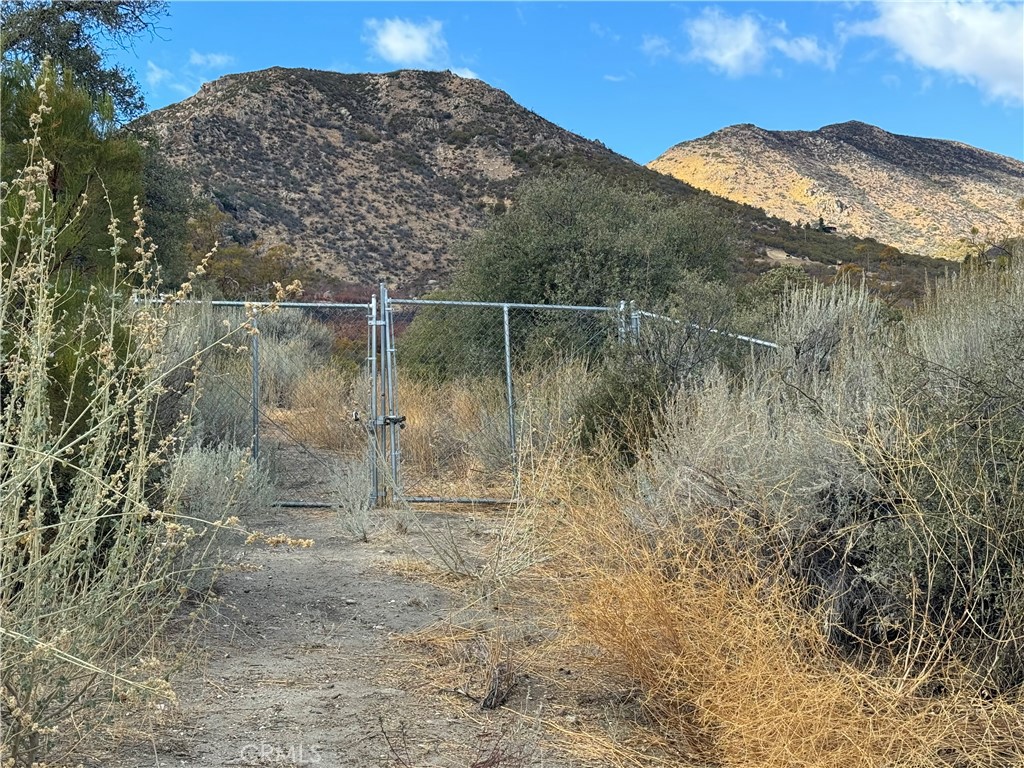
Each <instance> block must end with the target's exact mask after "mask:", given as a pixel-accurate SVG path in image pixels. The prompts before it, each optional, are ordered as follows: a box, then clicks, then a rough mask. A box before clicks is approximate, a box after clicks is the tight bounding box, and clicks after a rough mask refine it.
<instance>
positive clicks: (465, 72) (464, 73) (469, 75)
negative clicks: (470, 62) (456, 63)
mask: <svg viewBox="0 0 1024 768" xmlns="http://www.w3.org/2000/svg"><path fill="white" fill-rule="evenodd" d="M451 72H452V74H454V75H458V76H459V77H464V78H466V79H467V80H479V79H480V75H478V74H477V73H476V72H474V71H473V70H472V69H470V68H469V67H452V68H451Z"/></svg>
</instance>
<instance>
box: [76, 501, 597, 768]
mask: <svg viewBox="0 0 1024 768" xmlns="http://www.w3.org/2000/svg"><path fill="white" fill-rule="evenodd" d="M418 519H419V520H420V521H421V525H422V526H423V527H424V528H430V527H433V528H434V529H435V532H440V531H441V530H449V531H453V532H455V533H456V535H457V536H459V537H460V538H462V539H464V540H465V541H466V542H473V541H475V542H477V543H479V542H482V541H486V540H487V539H488V537H490V536H493V535H495V532H496V531H495V526H496V522H495V520H494V519H493V518H492V519H491V520H489V521H488V520H483V521H481V520H480V519H478V518H474V517H472V516H471V515H470V514H468V513H462V514H458V515H456V514H451V513H447V514H442V513H430V512H419V513H418ZM247 522H249V523H250V525H251V526H252V527H253V528H256V529H258V530H263V531H266V532H268V533H275V532H287V533H288V534H289V535H291V536H293V537H301V538H311V539H314V540H315V542H316V543H315V545H314V546H313V547H311V548H309V549H299V548H271V547H266V546H250V547H247V548H245V549H244V550H242V551H241V552H240V554H239V555H238V562H239V567H237V568H234V569H232V571H231V572H229V573H227V574H226V575H225V576H223V577H222V579H221V580H220V582H219V584H218V589H217V591H218V595H219V598H220V602H219V603H217V604H216V605H215V607H214V610H215V614H214V616H213V617H212V618H211V619H210V621H209V624H208V626H207V627H206V628H205V630H204V632H203V634H202V636H201V640H200V647H199V648H198V649H197V654H196V656H195V662H194V663H193V664H190V665H188V666H187V667H186V668H185V669H183V670H182V671H180V672H178V673H177V674H176V675H175V676H174V677H172V682H173V684H174V686H175V689H176V690H177V692H178V697H179V698H178V703H177V705H176V706H175V707H174V708H172V710H171V711H169V712H168V713H167V715H166V716H164V717H163V718H162V720H163V721H162V722H161V723H159V724H158V726H157V727H156V728H155V731H154V733H152V734H147V735H145V736H143V735H142V734H141V733H140V734H131V733H129V735H128V736H127V737H125V738H124V740H123V741H122V742H121V744H120V746H119V748H118V750H117V753H116V756H106V757H103V758H99V759H97V761H96V762H95V763H92V764H95V765H109V766H112V768H143V767H146V768H164V767H169V766H176V767H179V766H195V767H196V768H222V766H300V765H306V766H313V765H317V766H381V765H389V766H410V767H411V766H417V767H418V766H477V767H478V768H484V767H485V766H486V767H487V768H490V767H491V766H498V765H505V766H510V765H516V766H532V765H537V766H540V765H544V766H575V765H583V764H584V763H581V762H578V761H575V760H571V759H569V758H567V757H566V756H565V755H564V754H561V753H559V752H552V750H551V749H550V748H546V747H545V746H544V744H543V743H542V742H543V739H542V738H541V737H540V735H539V732H538V731H537V729H536V727H531V726H530V724H529V720H528V719H527V720H524V719H523V718H520V717H518V716H516V714H515V713H514V712H512V711H509V710H498V711H483V710H481V709H480V707H479V706H478V705H477V704H475V703H474V702H473V701H471V700H470V697H469V696H464V695H462V694H461V693H459V692H458V691H459V690H461V691H464V692H465V693H468V694H470V695H472V694H471V692H470V686H471V685H473V686H475V687H476V690H477V692H478V693H483V692H484V689H485V687H486V686H484V685H483V684H482V683H480V682H476V683H471V682H467V684H466V685H465V686H464V687H458V686H453V687H452V688H451V689H448V690H445V689H444V688H442V687H441V684H439V681H440V680H443V679H444V678H445V674H435V670H433V669H431V667H430V664H431V662H430V661H429V657H428V656H426V655H425V654H423V653H422V652H419V651H418V650H417V648H416V647H415V645H414V644H412V643H409V642H408V641H402V639H401V638H403V637H404V638H408V636H409V634H410V633H413V632H415V631H417V630H422V629H423V628H425V627H431V626H435V627H437V626H442V627H443V626H444V623H445V621H446V620H448V618H449V617H450V615H451V611H452V609H453V603H454V602H455V601H456V600H457V599H461V597H462V596H461V595H460V596H458V597H456V594H455V592H454V591H451V590H449V591H445V590H444V589H442V588H441V587H439V586H438V585H437V582H438V579H437V578H436V576H437V574H436V572H435V573H434V574H433V576H434V578H424V575H425V574H424V573H423V572H422V571H421V572H419V573H418V572H417V571H418V569H420V565H421V564H422V561H421V560H420V559H419V558H418V556H417V555H416V554H414V553H415V552H417V551H419V552H422V551H424V550H425V549H427V548H428V544H427V541H426V539H425V537H424V534H423V531H422V530H418V529H417V528H416V527H415V526H414V527H413V529H412V530H410V531H409V532H408V533H406V534H404V535H400V534H398V533H396V532H395V528H396V526H395V521H394V519H390V520H378V521H376V522H375V528H376V530H375V533H374V534H373V535H372V536H371V537H370V542H369V543H365V542H361V541H356V540H354V539H353V537H352V536H351V535H350V534H348V533H346V532H345V530H344V526H343V525H342V523H341V521H340V520H339V519H338V518H337V516H336V513H335V512H332V511H328V510H316V509H308V508H307V509H286V508H271V509H268V510H266V511H265V513H264V514H263V516H262V519H258V520H253V521H247ZM431 581H433V582H434V583H431ZM425 659H426V660H425ZM455 661H457V659H455ZM440 663H443V661H442V662H440ZM449 672H450V670H449ZM449 677H450V675H449ZM521 682H522V684H520V685H518V686H517V688H516V693H515V701H513V700H511V699H510V701H509V705H510V707H515V708H517V709H519V710H520V711H530V710H531V708H532V709H535V708H536V707H535V704H536V702H537V701H543V699H544V698H545V696H544V693H543V689H542V688H541V687H539V686H536V685H532V684H531V683H530V681H529V679H528V678H526V679H525V680H523V681H521ZM547 698H550V696H548V697H547Z"/></svg>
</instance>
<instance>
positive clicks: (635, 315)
mask: <svg viewBox="0 0 1024 768" xmlns="http://www.w3.org/2000/svg"><path fill="white" fill-rule="evenodd" d="M629 308H630V310H631V312H630V315H629V327H630V330H631V331H632V333H633V343H634V344H637V343H639V341H640V310H638V309H637V308H636V304H635V303H634V302H632V301H631V302H629Z"/></svg>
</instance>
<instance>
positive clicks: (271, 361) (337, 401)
mask: <svg viewBox="0 0 1024 768" xmlns="http://www.w3.org/2000/svg"><path fill="white" fill-rule="evenodd" d="M367 310H368V305H349V304H344V305H342V304H319V305H295V304H293V305H283V306H278V307H271V306H267V305H260V304H249V305H247V306H244V305H240V304H239V303H233V302H216V303H211V302H205V303H201V302H196V303H191V304H182V305H180V306H178V307H177V308H176V309H175V321H174V322H173V323H172V331H171V334H170V335H169V337H168V339H167V344H168V347H169V348H172V349H177V350H180V353H179V354H188V353H189V352H190V351H193V352H198V353H199V355H198V364H197V365H195V366H190V367H189V373H188V374H187V378H194V380H195V381H194V390H193V391H194V396H193V397H192V400H191V402H190V407H191V408H192V409H193V418H192V425H193V436H194V439H197V440H199V441H201V442H202V443H203V444H205V445H224V444H230V445H234V446H238V447H244V448H249V449H250V450H251V452H252V455H253V457H254V458H255V460H256V461H257V462H258V463H259V464H260V466H261V467H263V468H264V469H265V470H266V471H267V473H268V474H269V476H270V478H271V480H272V482H273V484H274V487H275V489H276V493H277V496H278V499H279V501H280V502H282V503H293V504H321V503H336V501H337V499H339V498H345V499H354V498H361V499H366V500H368V499H369V498H370V488H369V480H368V476H367V472H366V465H367V426H366V425H365V423H363V422H361V421H356V420H355V418H354V416H355V415H357V414H359V413H361V412H363V411H364V410H365V404H366V402H367V400H368V397H369V395H368V390H369V385H368V382H367V378H366V367H365V360H366V354H367V347H366V343H367V341H366V340H367ZM179 383H181V384H183V383H184V382H183V381H182V382H179ZM172 386H173V385H172Z"/></svg>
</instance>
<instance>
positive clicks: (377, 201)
mask: <svg viewBox="0 0 1024 768" xmlns="http://www.w3.org/2000/svg"><path fill="white" fill-rule="evenodd" d="M137 127H139V128H140V129H142V130H143V131H144V133H145V134H148V135H154V136H155V137H156V138H157V139H158V141H159V147H160V151H161V152H162V153H163V154H164V156H165V157H166V158H167V159H168V160H169V161H170V162H171V163H172V164H173V165H175V166H177V167H178V168H180V169H182V170H183V171H184V172H185V173H186V175H187V176H188V178H190V179H191V183H192V186H193V189H194V191H195V192H196V193H197V194H198V195H199V196H200V197H201V198H205V199H207V200H209V201H210V202H212V203H215V204H216V206H217V207H218V208H219V209H220V210H221V211H223V212H224V213H226V214H228V215H229V216H230V221H229V224H230V226H229V227H228V232H227V234H228V236H229V240H230V241H233V242H235V243H237V244H239V245H245V246H250V247H252V248H254V249H256V250H258V251H262V252H265V251H266V250H267V249H269V248H271V247H273V246H278V245H286V246H290V247H291V248H293V249H294V254H295V258H296V260H297V261H299V262H301V263H302V264H303V265H308V266H309V267H310V268H311V269H314V270H315V271H316V272H318V273H320V274H321V275H323V276H324V277H325V278H330V280H332V281H334V283H335V284H337V283H339V282H340V283H347V284H349V285H353V284H356V285H359V286H361V289H362V288H365V287H367V286H370V285H373V284H375V283H376V282H377V281H378V280H380V279H384V280H387V281H388V282H389V283H390V285H391V286H392V288H393V289H394V288H397V289H398V290H400V291H402V292H405V293H412V294H416V293H421V292H423V291H425V290H428V289H429V288H431V287H433V286H437V285H443V284H444V283H445V282H447V281H448V279H449V278H450V276H451V274H452V271H453V268H454V266H455V259H456V255H455V254H456V249H455V248H454V246H455V245H456V244H457V243H458V242H459V241H460V240H463V239H465V238H466V237H467V236H468V235H469V234H470V233H471V232H473V231H474V230H476V229H478V228H479V227H481V226H483V225H484V224H486V222H487V220H488V218H489V217H492V216H495V215H500V214H501V213H502V212H503V211H504V210H505V209H506V207H507V206H508V205H510V204H511V203H512V200H511V196H512V195H513V194H514V189H515V187H516V186H517V184H518V183H519V182H520V180H521V179H522V178H523V177H525V176H527V175H529V174H534V173H538V172H543V171H545V170H549V169H558V168H567V167H573V168H583V169H586V170H589V171H591V172H595V173H599V174H601V175H602V176H604V177H605V178H607V179H608V180H609V182H610V183H619V184H629V185H635V186H638V187H642V188H647V189H653V190H656V191H658V192H659V193H661V194H662V195H664V196H665V197H666V199H667V200H668V201H669V202H671V201H679V200H688V199H693V198H699V199H701V200H702V201H703V202H705V203H706V204H707V206H708V208H709V209H710V210H712V211H714V212H715V214H716V215H720V216H723V217H728V218H730V219H731V220H733V221H735V222H736V224H737V230H738V232H739V235H740V238H741V240H742V242H741V249H742V251H743V254H744V256H743V258H742V259H741V261H740V262H739V263H737V265H736V269H737V272H738V273H739V274H740V276H741V278H750V277H754V276H756V275H757V274H760V273H762V272H764V271H766V270H768V269H770V268H771V267H773V266H777V265H779V264H783V263H785V264H792V265H798V266H801V267H802V268H804V269H805V270H806V271H807V272H808V273H809V274H811V275H812V276H813V277H815V278H818V279H828V278H829V277H831V276H832V275H834V274H835V272H836V270H837V269H838V268H839V267H840V265H856V266H859V267H860V268H862V269H863V270H864V271H865V272H866V273H867V275H868V276H869V278H870V277H871V276H872V275H875V274H878V275H879V276H880V277H879V280H880V281H881V282H884V283H885V284H887V285H897V284H898V285H901V286H904V285H906V284H908V282H911V281H912V282H913V283H914V285H915V286H916V287H914V288H913V289H912V290H910V292H909V294H907V295H916V294H917V293H919V292H920V289H921V286H922V285H923V283H924V279H925V277H927V276H929V275H935V274H940V273H941V269H942V267H940V268H936V265H935V264H934V263H933V261H932V260H931V259H926V258H922V257H917V256H914V255H911V254H900V253H899V252H898V251H896V250H894V249H893V248H891V247H887V245H886V244H885V243H881V242H878V241H876V240H870V239H869V240H859V239H857V238H852V237H850V238H846V237H836V236H834V235H830V234H827V233H824V232H818V231H813V230H811V231H807V230H798V229H797V228H796V227H794V226H792V225H790V224H789V223H787V222H785V221H783V220H782V219H779V218H773V217H771V216H768V215H766V214H765V212H764V211H762V210H761V209H760V208H755V207H751V206H747V205H743V204H740V203H736V202H733V201H731V200H727V199H725V198H721V197H716V196H714V195H711V194H708V193H707V192H702V191H700V190H697V189H695V188H694V187H693V186H690V185H689V184H687V183H685V182H682V181H680V180H678V179H675V178H673V177H672V176H668V175H665V174H663V173H659V172H657V171H655V170H651V169H649V168H646V167H644V166H642V165H638V164H637V163H634V162H633V161H632V160H629V159H628V158H625V157H623V156H621V155H618V154H616V153H614V152H612V151H611V150H609V149H608V148H607V147H605V146H604V145H603V144H602V143H600V142H598V141H590V140H588V139H585V138H583V137H581V136H578V135H576V134H574V133H571V132H569V131H567V130H565V129H563V128H560V127H559V126H557V125H555V124H554V123H551V122H549V121H547V120H544V119H543V118H541V117H540V116H538V115H536V114H535V113H533V112H531V111H529V110H528V109H526V108H524V107H522V106H520V105H519V104H517V103H516V102H515V101H513V100H512V98H511V97H509V95H508V94H506V93H504V92H503V91H500V90H498V89H496V88H492V87H491V86H489V85H487V84H486V83H484V82H482V81H480V80H474V79H465V78H461V77H458V76H456V75H454V74H452V73H451V72H423V71H416V70H401V71H397V72H390V73H386V74H341V73H337V72H322V71H316V70H308V69H282V68H278V67H275V68H272V69H267V70H262V71H258V72H248V73H243V74H237V75H229V76H227V77H223V78H220V79H219V80H216V81H214V82H211V83H207V84H206V85H204V86H203V87H202V89H201V90H200V91H199V93H197V94H196V95H195V96H192V97H191V98H188V99H186V100H184V101H182V102H179V103H177V104H173V105H171V106H168V107H165V108H163V109H160V110H157V111H155V112H152V113H150V114H149V115H146V116H144V117H143V118H141V119H140V121H139V123H138V125H137ZM227 244H230V242H229V243H227ZM222 245H225V243H223V242H222ZM257 246H258V247H257ZM894 257H895V258H894ZM943 266H944V265H943ZM883 268H884V269H883ZM882 272H885V274H884V275H882ZM314 282H315V281H314ZM324 282H327V281H324ZM881 282H880V284H881Z"/></svg>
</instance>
